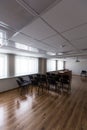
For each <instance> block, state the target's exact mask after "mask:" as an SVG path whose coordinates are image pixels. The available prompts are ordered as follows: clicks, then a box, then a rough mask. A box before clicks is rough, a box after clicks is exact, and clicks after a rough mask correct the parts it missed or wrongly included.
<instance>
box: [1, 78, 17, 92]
mask: <svg viewBox="0 0 87 130" xmlns="http://www.w3.org/2000/svg"><path fill="white" fill-rule="evenodd" d="M17 87H18V85H17V83H16V79H15V78H7V79H0V92H4V91H7V90H11V89H14V88H17Z"/></svg>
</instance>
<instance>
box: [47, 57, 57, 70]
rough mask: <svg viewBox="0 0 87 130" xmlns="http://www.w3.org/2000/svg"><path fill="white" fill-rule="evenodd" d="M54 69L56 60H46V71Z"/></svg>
mask: <svg viewBox="0 0 87 130" xmlns="http://www.w3.org/2000/svg"><path fill="white" fill-rule="evenodd" d="M55 70H56V60H51V59H48V60H47V71H55Z"/></svg>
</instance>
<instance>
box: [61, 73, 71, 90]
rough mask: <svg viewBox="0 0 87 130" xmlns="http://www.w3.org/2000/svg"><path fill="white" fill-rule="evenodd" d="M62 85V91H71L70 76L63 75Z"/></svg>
mask: <svg viewBox="0 0 87 130" xmlns="http://www.w3.org/2000/svg"><path fill="white" fill-rule="evenodd" d="M61 83H62V89H67V91H70V90H71V78H70V76H69V75H63V76H62V79H61Z"/></svg>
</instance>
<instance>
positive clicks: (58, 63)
mask: <svg viewBox="0 0 87 130" xmlns="http://www.w3.org/2000/svg"><path fill="white" fill-rule="evenodd" d="M63 63H64V62H63V61H59V60H58V61H57V70H63V66H64V65H63Z"/></svg>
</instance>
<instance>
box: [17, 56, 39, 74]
mask: <svg viewBox="0 0 87 130" xmlns="http://www.w3.org/2000/svg"><path fill="white" fill-rule="evenodd" d="M34 73H38V58H30V57H23V56H15V74H16V75H22V74H34Z"/></svg>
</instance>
